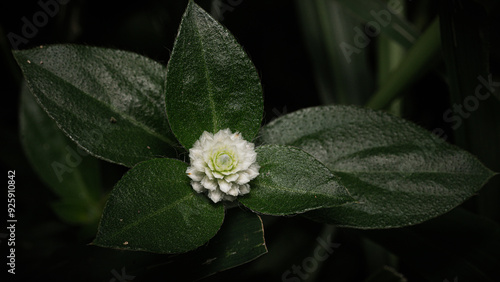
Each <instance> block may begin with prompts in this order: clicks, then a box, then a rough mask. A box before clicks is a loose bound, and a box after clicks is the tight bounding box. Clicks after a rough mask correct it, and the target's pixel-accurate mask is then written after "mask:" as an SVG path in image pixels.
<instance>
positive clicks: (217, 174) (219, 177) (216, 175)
mask: <svg viewBox="0 0 500 282" xmlns="http://www.w3.org/2000/svg"><path fill="white" fill-rule="evenodd" d="M212 174H213V175H214V177H215V178H217V179H223V178H224V175H223V174H220V173H218V172H217V171H212Z"/></svg>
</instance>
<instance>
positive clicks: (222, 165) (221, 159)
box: [214, 152, 234, 171]
mask: <svg viewBox="0 0 500 282" xmlns="http://www.w3.org/2000/svg"><path fill="white" fill-rule="evenodd" d="M233 161H234V160H233V158H232V157H231V156H230V155H229V154H228V153H226V152H219V153H217V155H216V156H215V162H214V164H215V166H216V168H217V170H219V171H228V170H230V169H232V168H233Z"/></svg>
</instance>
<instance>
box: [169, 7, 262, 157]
mask: <svg viewBox="0 0 500 282" xmlns="http://www.w3.org/2000/svg"><path fill="white" fill-rule="evenodd" d="M181 105H182V106H181ZM166 108H167V115H168V120H169V122H170V126H171V127H172V132H174V134H175V136H176V137H177V138H178V140H179V142H180V143H181V144H182V145H183V146H184V147H185V148H186V149H189V148H191V147H192V146H193V144H194V142H195V141H196V140H197V139H198V138H199V137H200V136H201V134H202V133H203V131H208V132H212V133H216V132H218V131H219V130H221V129H226V128H230V129H231V130H232V131H233V132H234V131H239V132H241V133H242V135H243V137H244V138H245V139H246V140H248V141H252V139H253V138H254V137H255V135H256V134H257V132H258V130H259V127H260V123H261V121H262V114H263V100H262V88H261V86H260V81H259V77H258V75H257V71H256V70H255V67H254V66H253V64H252V62H251V61H250V60H249V59H248V57H247V55H246V54H245V52H244V51H243V49H242V48H241V46H240V45H239V44H238V43H237V42H236V40H235V39H234V37H233V36H232V35H231V34H230V33H229V31H228V30H227V29H225V28H224V27H223V26H222V25H220V24H219V23H217V22H216V21H215V20H214V19H213V18H212V17H211V16H210V15H208V14H207V13H206V12H205V11H204V10H203V9H202V8H200V7H199V6H198V5H196V4H195V3H194V1H189V4H188V7H187V9H186V12H185V13H184V16H183V18H182V21H181V25H180V28H179V34H178V36H177V39H176V40H175V44H174V48H173V51H172V55H171V57H170V61H169V63H168V68H167V79H166Z"/></svg>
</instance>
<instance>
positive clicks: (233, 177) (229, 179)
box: [214, 173, 240, 182]
mask: <svg viewBox="0 0 500 282" xmlns="http://www.w3.org/2000/svg"><path fill="white" fill-rule="evenodd" d="M214 175H215V173H214ZM238 177H240V175H239V174H238V173H235V174H231V175H227V176H225V177H224V179H225V180H226V181H227V182H233V181H236V179H238Z"/></svg>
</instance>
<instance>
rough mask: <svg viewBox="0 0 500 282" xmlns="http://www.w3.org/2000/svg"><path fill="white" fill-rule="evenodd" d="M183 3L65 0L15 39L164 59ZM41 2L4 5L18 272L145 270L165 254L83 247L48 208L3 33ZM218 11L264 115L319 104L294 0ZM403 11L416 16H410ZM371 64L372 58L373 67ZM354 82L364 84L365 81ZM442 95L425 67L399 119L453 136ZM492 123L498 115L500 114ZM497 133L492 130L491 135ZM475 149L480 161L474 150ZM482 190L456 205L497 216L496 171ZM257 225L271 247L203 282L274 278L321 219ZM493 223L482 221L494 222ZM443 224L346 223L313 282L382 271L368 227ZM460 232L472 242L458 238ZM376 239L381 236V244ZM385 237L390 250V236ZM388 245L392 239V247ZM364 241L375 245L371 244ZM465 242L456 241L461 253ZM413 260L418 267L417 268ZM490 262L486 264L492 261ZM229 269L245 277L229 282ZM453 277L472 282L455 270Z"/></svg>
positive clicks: (4, 117)
mask: <svg viewBox="0 0 500 282" xmlns="http://www.w3.org/2000/svg"><path fill="white" fill-rule="evenodd" d="M414 2H415V1H414ZM478 2H481V1H478ZM104 3H105V4H104ZM186 3H187V1H151V0H143V1H133V2H125V1H106V2H103V1H78V0H72V1H69V3H68V4H65V5H60V11H59V12H58V13H57V15H55V16H54V17H51V18H50V19H49V22H48V24H46V25H45V26H43V27H41V28H39V30H38V32H37V33H36V35H35V36H34V37H33V38H31V39H29V40H28V41H29V42H28V43H26V44H20V45H19V48H20V49H27V48H32V47H37V46H39V45H45V44H59V43H76V44H85V45H91V46H101V47H109V48H117V49H123V50H129V51H133V52H136V53H139V54H142V55H145V56H148V57H150V58H152V59H155V60H157V61H159V62H161V63H163V64H165V65H166V64H167V62H168V59H169V54H170V50H171V49H172V46H173V42H174V39H175V36H176V34H177V28H178V25H179V22H180V18H181V15H182V13H183V11H184V9H185V5H186ZM197 3H199V4H200V5H201V6H202V7H204V8H205V9H206V10H207V11H210V1H208V0H200V1H198V2H197ZM427 7H428V9H429V10H428V14H429V18H432V17H433V16H434V15H436V14H437V8H436V7H435V5H434V4H429V5H427ZM408 9H409V11H410V12H411V11H412V9H413V3H411V2H409V3H408ZM37 11H40V6H39V5H38V4H37V3H36V1H3V2H2V4H1V18H0V21H1V22H0V37H1V38H0V52H1V56H0V61H1V66H2V75H1V84H0V87H1V88H0V89H1V91H2V95H1V98H2V102H1V103H0V104H1V111H0V114H1V117H0V123H1V126H0V130H1V136H2V137H1V140H0V142H1V143H0V153H1V157H0V166H1V168H2V171H3V172H4V173H5V172H6V171H7V170H14V169H15V170H16V172H17V174H16V181H17V190H16V193H17V194H16V202H17V207H18V209H17V217H18V220H19V222H18V225H17V229H16V236H17V237H16V239H17V240H16V241H17V243H18V245H17V249H16V251H17V254H16V258H17V259H16V265H17V269H16V270H17V273H18V274H17V276H16V277H17V278H19V279H26V280H24V281H31V280H35V281H37V280H41V279H43V278H46V279H48V280H47V281H110V279H112V278H113V275H112V273H111V271H112V270H113V269H115V270H117V271H118V272H120V269H121V268H122V267H124V266H125V267H127V269H134V267H135V266H139V267H136V269H141V268H140V266H141V265H143V261H145V260H153V261H154V260H159V261H161V260H162V259H163V260H164V259H165V257H162V256H159V255H151V256H148V255H144V254H140V255H137V256H136V255H135V254H132V255H130V254H125V253H123V252H121V251H113V250H102V249H100V248H97V247H93V246H87V245H86V244H88V243H89V242H90V241H91V240H92V237H89V236H85V235H81V232H80V231H81V230H80V228H79V227H77V226H71V225H68V224H65V223H64V222H62V221H61V220H60V219H59V218H58V217H57V216H56V215H55V214H54V213H53V212H52V210H51V209H50V207H49V205H48V203H49V202H50V201H52V200H53V199H54V198H55V196H54V195H53V194H52V193H51V192H50V190H49V189H47V188H46V187H44V184H43V183H42V182H41V181H40V180H39V178H38V176H37V175H36V174H35V172H34V171H33V170H32V169H31V167H30V164H29V162H28V160H27V159H26V157H25V156H24V153H23V149H22V147H21V144H20V143H19V137H18V136H19V132H18V108H19V91H20V83H21V81H22V75H21V72H20V70H19V68H18V67H17V65H16V63H15V61H14V59H13V57H12V55H11V52H10V50H11V48H12V46H11V44H10V42H9V40H8V39H7V35H8V34H9V33H11V32H12V33H16V34H18V35H21V28H22V26H23V22H22V18H23V17H26V18H28V19H31V17H32V16H33V14H35V13H36V12H37ZM472 12H474V11H472ZM497 14H498V13H497ZM223 16H224V19H223V20H222V23H223V24H224V25H225V26H226V27H227V28H228V29H229V30H230V31H231V32H232V33H233V35H234V36H235V37H236V38H237V40H238V41H239V42H240V44H241V45H242V46H243V48H244V49H245V50H246V51H247V53H248V54H249V56H250V58H251V60H252V61H253V63H254V64H255V66H256V68H257V70H258V72H259V75H260V77H261V81H262V86H263V90H264V101H265V116H264V123H267V122H269V121H270V120H272V119H274V118H276V117H278V116H280V115H282V114H285V113H290V112H293V111H295V110H297V109H300V108H305V107H309V106H315V105H320V103H321V102H320V99H319V97H318V95H317V89H316V84H315V79H314V73H313V70H312V65H311V64H312V63H311V60H310V58H309V56H308V53H307V50H306V47H305V43H304V39H303V36H302V34H301V29H300V22H299V20H298V18H297V11H296V10H295V5H293V2H292V1H286V0H275V1H264V0H244V1H242V3H241V4H239V5H237V6H236V7H234V10H232V11H226V12H225V13H224V14H223ZM409 16H410V18H411V13H410V15H409ZM488 23H489V24H491V26H490V27H489V28H488V30H489V31H491V33H490V40H489V44H490V46H489V49H490V50H492V51H491V53H490V55H491V61H490V63H491V71H492V72H493V74H495V73H498V69H497V66H498V64H497V61H498V51H496V50H497V49H498V48H495V47H497V46H498V36H497V35H496V34H495V31H496V27H498V22H497V21H492V22H488ZM370 48H373V47H370ZM373 69H374V67H373V68H372V70H371V71H373ZM436 69H438V70H444V69H445V66H444V63H442V62H441V63H438V64H437V66H436ZM495 77H496V76H495ZM498 80H500V79H497V81H498ZM359 83H364V82H363V81H360V82H359ZM429 86H432V87H429ZM445 92H448V88H447V85H446V83H445V80H443V79H442V78H441V77H439V75H436V74H435V73H431V74H428V75H425V76H424V77H423V78H421V79H420V80H419V82H418V83H416V84H415V85H414V87H413V89H412V90H411V91H410V92H409V94H408V96H407V98H406V99H405V105H404V111H403V116H404V117H405V118H407V119H410V120H412V121H413V122H415V123H417V124H419V125H421V126H423V127H425V128H427V129H429V130H432V129H433V128H436V127H441V128H443V129H444V130H445V131H446V132H447V134H448V135H449V136H452V135H453V132H452V130H451V129H450V128H449V124H445V123H444V122H443V119H442V114H443V112H444V111H445V110H446V109H447V108H449V107H450V101H449V97H448V96H447V95H442V93H445ZM429 101H432V102H429ZM497 102H498V101H497ZM490 122H493V123H498V120H493V121H490ZM493 134H496V135H497V136H498V132H496V133H493ZM474 138H476V139H481V136H474ZM448 141H449V142H452V143H453V142H454V139H453V138H450V139H449V140H448ZM498 145H500V144H498ZM466 149H467V148H466ZM473 153H474V152H473ZM491 153H492V154H497V153H498V150H497V152H496V153H495V152H491ZM485 154H486V155H487V154H488V153H485ZM497 155H498V154H497ZM479 157H480V159H481V156H479ZM482 160H483V161H485V160H484V159H482ZM101 166H102V174H103V186H104V187H106V189H108V190H110V189H111V188H112V187H113V185H114V183H115V182H116V181H117V180H118V179H120V177H121V175H122V174H123V173H124V172H125V171H126V169H124V168H122V167H118V166H115V165H111V164H107V163H104V162H101ZM488 166H489V167H490V169H492V170H496V171H500V167H499V165H498V162H497V164H494V165H491V164H490V165H488ZM484 190H485V192H481V194H483V195H484V194H485V195H486V196H483V197H482V198H480V200H478V199H476V198H473V199H472V200H469V201H468V202H467V203H465V205H464V206H463V208H464V209H466V210H469V211H471V212H473V213H476V214H483V215H486V216H487V217H489V218H490V219H491V220H493V221H496V222H497V223H498V222H499V219H500V213H499V210H500V209H498V208H491V206H494V204H495V203H498V200H499V199H498V195H499V193H498V180H497V181H496V182H493V183H490V185H489V186H488V187H485V189H484ZM492 191H493V192H492ZM495 191H496V192H495ZM4 194H5V193H4ZM479 201H489V204H488V205H487V207H488V208H482V207H483V206H481V205H480V203H478V202H479ZM492 203H493V204H492ZM2 207H3V206H2ZM2 212H3V211H2ZM448 216H449V215H448ZM451 216H453V215H451ZM460 218H462V217H460ZM472 221H474V219H472ZM264 222H265V224H266V228H265V234H266V240H267V245H268V248H269V251H270V253H268V254H266V255H264V256H263V257H261V258H259V259H257V260H256V261H254V262H252V263H250V264H248V265H244V266H241V267H237V268H235V269H233V270H229V271H226V272H224V273H221V274H219V275H216V276H214V277H212V278H209V279H208V280H213V281H218V280H227V281H234V280H245V279H246V280H248V281H253V280H255V279H260V280H268V279H271V280H272V281H279V280H280V279H281V274H282V273H283V272H284V271H285V270H287V269H289V268H290V267H291V266H292V265H293V264H299V263H300V262H301V261H302V259H303V258H305V257H307V256H308V255H310V250H311V248H314V247H315V238H316V237H317V236H318V234H319V232H320V229H321V226H320V225H318V224H315V223H313V222H310V221H307V220H305V219H303V218H300V217H291V218H280V219H274V218H267V217H265V218H264ZM447 222H448V221H447ZM488 224H489V223H488ZM488 224H487V227H484V228H485V229H484V230H486V229H488V228H489V227H488V226H490V225H488ZM439 225H441V224H440V222H439V221H432V222H430V223H428V224H424V225H422V226H420V227H417V228H416V229H411V228H409V229H402V230H401V231H395V232H392V233H383V232H381V233H380V232H379V233H378V232H371V233H370V232H367V233H366V234H365V233H364V232H360V231H355V230H349V229H344V230H340V231H339V235H338V238H337V240H338V242H339V243H340V244H341V247H339V249H338V250H336V254H335V255H333V257H332V258H331V259H329V264H328V266H329V267H326V269H323V270H322V272H321V273H320V276H319V278H318V281H326V280H327V279H328V281H363V280H364V279H365V278H367V277H368V276H369V275H370V274H371V273H372V272H373V270H374V269H378V268H379V267H380V266H383V265H384V264H386V263H387V262H390V261H391V259H393V255H392V254H391V252H389V251H386V250H384V249H383V248H382V247H380V246H379V245H376V244H374V243H373V242H372V241H367V240H366V239H364V238H365V236H368V237H370V238H373V240H374V241H377V240H378V238H383V239H384V238H392V237H391V236H396V237H397V236H399V238H402V237H404V236H408V234H407V233H405V232H413V231H415V232H417V233H418V232H422V233H425V234H429V233H431V234H432V233H433V232H434V231H433V230H434V229H433V228H437V227H436V226H439ZM481 226H482V225H478V227H477V230H463V229H458V230H453V227H450V228H448V229H447V231H443V232H444V233H446V232H451V231H453V232H457V233H463V234H460V236H457V237H455V235H457V233H451V235H450V236H451V237H447V238H448V239H447V240H445V239H443V241H446V242H447V243H450V242H449V241H453V242H452V243H453V244H455V245H452V246H453V247H455V248H460V250H464V249H467V248H468V247H470V245H471V244H472V242H476V243H477V242H478V241H480V240H484V238H483V237H474V236H476V235H477V234H476V233H477V232H478V231H481V232H482V231H483V229H481ZM419 228H420V229H419ZM450 230H451V231H450ZM0 232H3V231H0ZM398 232H400V233H401V234H400V233H398ZM439 232H441V231H439ZM475 232H476V233H475ZM484 232H489V233H487V235H488V238H489V236H494V235H495V234H496V235H498V233H497V232H498V229H497V228H494V231H491V230H490V229H488V231H484ZM484 232H483V233H484ZM412 234H413V233H412ZM446 234H447V233H446ZM462 237H464V238H472V239H470V240H469V239H463V238H462ZM406 238H408V237H406ZM450 238H451V239H450ZM0 239H1V238H0ZM383 239H381V241H380V240H379V242H383V241H384V240H383ZM441 239H442V238H441ZM1 240H2V242H0V248H1V250H2V251H1V256H2V260H1V262H2V267H1V269H2V274H0V277H2V275H3V274H4V273H5V272H4V267H5V263H4V260H5V256H4V254H6V253H7V251H6V249H5V247H6V246H5V243H6V242H5V241H4V240H3V239H1ZM408 240H410V239H408ZM471 240H472V241H471ZM402 242H405V240H403V241H402ZM407 243H410V242H407ZM413 243H415V241H414V242H413ZM443 244H444V243H443ZM385 246H386V248H387V249H390V250H391V251H393V249H391V246H390V244H386V245H385ZM417 246H418V244H417ZM392 247H393V248H397V246H396V247H395V246H392ZM370 250H371V251H372V252H369V251H370ZM460 250H458V249H457V252H459V251H460ZM408 252H413V255H411V256H410V257H411V258H410V259H407V260H403V262H402V263H401V265H400V266H401V267H400V269H399V270H400V271H402V272H403V273H404V274H405V275H406V277H408V278H409V279H410V281H419V280H421V279H423V276H421V272H420V271H419V269H420V268H422V267H427V270H426V271H428V272H429V271H431V270H429V269H430V266H429V265H427V266H426V264H425V263H424V262H423V261H424V260H428V259H429V256H430V257H435V256H433V255H432V254H429V253H419V250H418V248H415V249H413V250H408ZM377 255H378V256H377ZM452 255H453V254H452ZM478 256H481V254H479V255H478ZM442 260H449V262H450V264H453V259H450V257H444V258H442ZM493 261H497V262H499V264H498V265H497V268H498V266H500V258H498V257H496V258H493ZM373 262H376V264H377V265H375V266H374V265H373ZM405 263H406V264H405ZM419 263H422V264H423V265H424V266H421V265H419ZM427 263H431V262H427ZM487 263H491V261H488V262H487ZM488 269H491V271H492V273H497V272H498V270H495V267H494V266H493V265H492V266H491V267H489V266H488ZM141 271H142V270H141ZM141 271H138V272H136V273H134V274H135V275H137V277H136V279H134V281H155V280H156V279H158V280H159V281H182V280H183V278H185V277H186V276H185V275H187V273H189V265H187V266H186V268H185V269H177V270H176V271H175V272H169V273H165V272H162V271H161V269H160V270H158V269H155V270H153V271H151V272H150V273H149V274H147V275H145V276H141V275H143V274H144V272H141ZM169 271H171V270H169ZM436 273H439V275H441V276H439V275H435V277H442V279H441V280H436V281H443V280H444V279H448V280H450V281H453V279H454V278H455V277H454V276H453V273H451V274H450V273H447V274H446V275H449V276H444V274H442V272H439V269H437V270H436ZM497 274H498V273H497ZM241 275H245V277H246V278H245V279H242V278H241ZM144 277H147V278H144ZM236 277H240V278H237V279H236ZM426 277H427V276H426ZM490 277H491V276H490ZM498 278H499V276H496V279H498ZM458 280H459V281H473V280H466V278H460V277H458ZM2 281H4V280H2Z"/></svg>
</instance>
